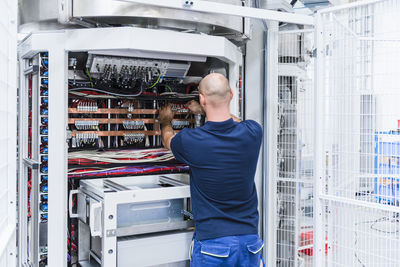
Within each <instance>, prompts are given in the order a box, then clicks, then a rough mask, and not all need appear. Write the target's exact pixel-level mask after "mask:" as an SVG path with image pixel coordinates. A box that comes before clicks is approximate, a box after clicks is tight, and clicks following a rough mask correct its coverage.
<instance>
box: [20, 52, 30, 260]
mask: <svg viewBox="0 0 400 267" xmlns="http://www.w3.org/2000/svg"><path fill="white" fill-rule="evenodd" d="M20 62H21V63H20V70H19V71H20V73H19V75H20V88H19V107H18V115H19V120H18V128H19V134H18V144H19V147H18V148H19V151H18V165H19V171H18V218H19V222H18V224H19V226H18V255H19V257H18V265H19V266H22V265H24V264H25V263H26V262H27V259H28V255H27V250H28V248H27V236H28V232H27V229H28V228H27V227H28V218H27V211H28V205H27V204H28V190H27V185H28V170H27V167H26V166H25V165H24V163H23V159H24V158H26V157H27V156H28V113H29V110H28V83H29V82H28V79H29V78H28V76H25V75H24V69H26V68H27V67H28V66H29V63H28V60H25V59H22V58H20Z"/></svg>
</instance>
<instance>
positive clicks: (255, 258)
mask: <svg viewBox="0 0 400 267" xmlns="http://www.w3.org/2000/svg"><path fill="white" fill-rule="evenodd" d="M263 247H264V242H263V241H262V240H261V239H260V238H259V237H257V238H256V239H255V240H254V241H251V242H249V243H248V244H247V257H248V258H247V259H248V260H247V266H249V267H259V266H260V259H261V250H262V248H263Z"/></svg>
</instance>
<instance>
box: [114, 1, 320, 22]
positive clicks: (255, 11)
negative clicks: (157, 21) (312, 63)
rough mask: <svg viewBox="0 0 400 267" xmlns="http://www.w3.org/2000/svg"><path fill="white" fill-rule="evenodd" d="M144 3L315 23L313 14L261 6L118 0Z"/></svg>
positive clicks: (215, 12)
mask: <svg viewBox="0 0 400 267" xmlns="http://www.w3.org/2000/svg"><path fill="white" fill-rule="evenodd" d="M116 1H122V2H129V3H137V4H143V5H152V6H159V7H168V8H175V9H185V10H192V11H198V12H206V13H211V14H221V15H231V16H239V17H247V18H253V19H264V20H269V21H278V22H286V23H293V24H303V25H313V24H314V20H313V18H312V17H311V16H306V15H299V14H292V13H287V12H279V11H271V10H266V9H260V8H252V7H242V6H234V5H229V4H222V3H216V2H209V1H201V0H190V1H186V0H184V1H182V0H162V1H160V0H148V1H147V0H116Z"/></svg>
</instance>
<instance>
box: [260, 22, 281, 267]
mask: <svg viewBox="0 0 400 267" xmlns="http://www.w3.org/2000/svg"><path fill="white" fill-rule="evenodd" d="M266 54H267V55H266V56H267V61H266V75H267V83H266V85H265V86H266V88H265V89H264V90H265V91H266V95H265V96H266V98H265V99H264V117H265V118H266V120H265V121H264V125H265V128H264V152H265V154H264V155H265V158H264V168H265V174H264V180H265V187H266V191H265V195H266V198H265V199H266V201H267V203H265V205H264V207H266V210H265V211H264V217H265V218H264V225H265V227H266V229H267V231H265V234H264V237H263V238H264V240H265V242H267V246H266V251H265V252H264V255H265V257H264V258H265V260H266V265H267V266H275V265H276V220H275V216H276V203H275V200H276V177H277V172H276V171H277V169H276V166H277V161H276V153H277V147H276V146H277V109H278V107H277V99H278V96H277V94H278V72H277V67H276V66H277V65H278V23H277V22H269V23H268V32H267V49H266Z"/></svg>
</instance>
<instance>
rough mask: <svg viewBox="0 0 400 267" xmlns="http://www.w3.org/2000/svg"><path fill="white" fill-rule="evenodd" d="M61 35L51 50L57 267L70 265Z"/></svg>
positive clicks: (52, 254)
mask: <svg viewBox="0 0 400 267" xmlns="http://www.w3.org/2000/svg"><path fill="white" fill-rule="evenodd" d="M61 36H64V35H61ZM61 36H57V35H56V36H55V38H54V42H60V45H59V46H57V45H54V46H52V47H53V49H52V50H50V51H49V164H48V165H49V175H48V176H49V181H48V185H49V189H48V190H49V193H48V195H49V201H48V203H49V206H48V207H49V219H48V236H49V238H48V266H57V267H65V266H67V257H66V255H67V212H66V211H67V192H68V177H67V158H68V153H67V143H66V140H67V134H66V132H67V131H66V129H67V126H68V124H67V116H68V114H67V106H68V102H67V101H68V95H67V94H68V90H67V88H66V86H67V73H68V69H67V66H68V61H67V53H66V52H65V50H64V45H63V44H62V42H63V38H62V37H61ZM57 37H59V38H57Z"/></svg>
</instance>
